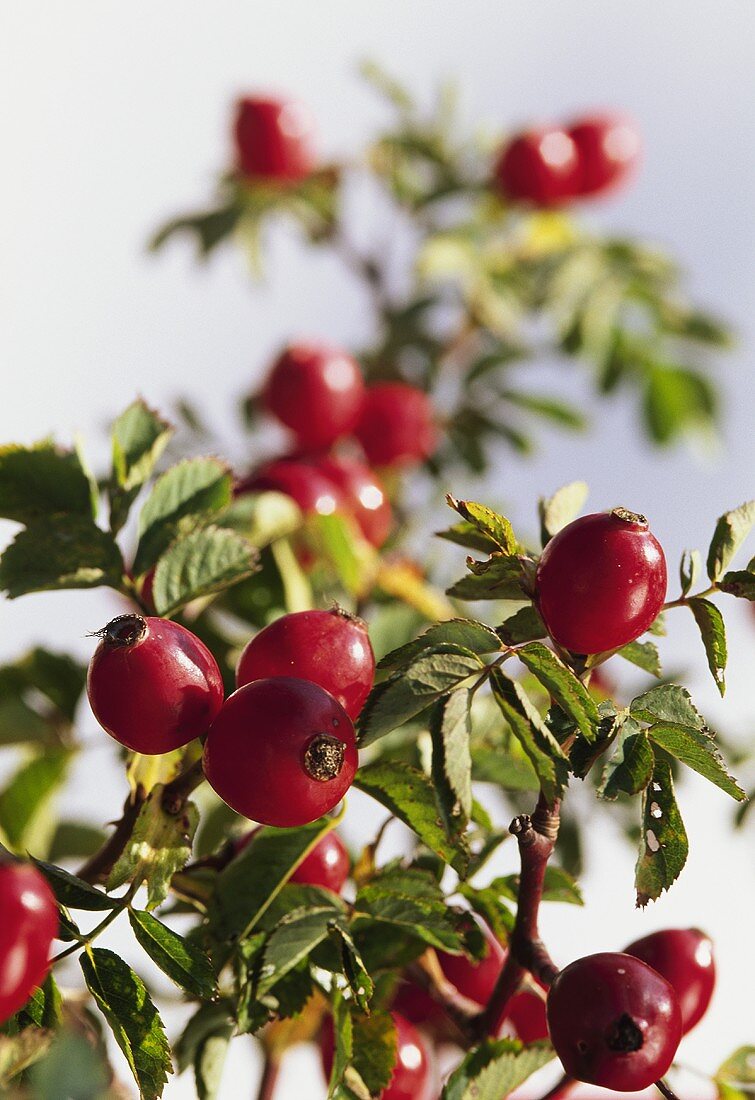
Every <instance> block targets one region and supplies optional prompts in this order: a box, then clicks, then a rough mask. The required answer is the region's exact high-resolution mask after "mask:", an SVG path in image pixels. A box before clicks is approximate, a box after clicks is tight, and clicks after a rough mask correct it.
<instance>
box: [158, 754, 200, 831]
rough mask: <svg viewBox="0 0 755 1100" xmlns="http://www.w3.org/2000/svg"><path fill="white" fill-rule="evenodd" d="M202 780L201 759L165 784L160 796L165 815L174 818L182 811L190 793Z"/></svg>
mask: <svg viewBox="0 0 755 1100" xmlns="http://www.w3.org/2000/svg"><path fill="white" fill-rule="evenodd" d="M203 780H204V770H203V768H202V758H201V757H200V758H199V760H196V761H195V762H194V763H193V764H192V765H191V767H189V768H187V769H186V771H185V772H181V774H180V775H177V776H176V778H175V779H172V780H171V781H170V783H167V784H166V786H165V788H164V790H163V794H162V807H163V809H164V810H165V812H166V813H167V814H171V815H172V816H174V817H175V816H176V814H180V813H181V810H183V808H184V806H185V805H186V802H187V801H188V799H189V796H190V795H191V793H192V791H194V790H196V788H197V787H198V786H199V784H200V783H202V782H203Z"/></svg>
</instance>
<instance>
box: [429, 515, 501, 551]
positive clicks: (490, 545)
mask: <svg viewBox="0 0 755 1100" xmlns="http://www.w3.org/2000/svg"><path fill="white" fill-rule="evenodd" d="M435 535H436V538H439V539H444V540H445V541H446V542H452V543H454V545H455V546H463V547H464V548H465V549H466V550H478V551H479V552H480V553H482V554H492V553H493V552H494V551H495V550H496V549H497V546H496V543H495V542H493V540H492V539H489V538H487V537H486V536H485V535H483V534H482V533H481V532H480V530H479V528H478V527H477V526H476V525H475V524H474V523H468V522H467V520H461V521H460V522H459V523H454V524H453V526H451V527H449V528H448V529H447V530H445V531H436V532H435Z"/></svg>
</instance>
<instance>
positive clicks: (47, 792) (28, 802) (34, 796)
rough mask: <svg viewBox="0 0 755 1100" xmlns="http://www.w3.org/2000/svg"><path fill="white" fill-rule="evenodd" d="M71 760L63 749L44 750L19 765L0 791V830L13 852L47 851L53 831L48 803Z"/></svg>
mask: <svg viewBox="0 0 755 1100" xmlns="http://www.w3.org/2000/svg"><path fill="white" fill-rule="evenodd" d="M71 759H72V753H71V752H69V751H68V750H67V749H48V750H47V751H46V752H45V754H44V756H36V757H34V759H32V760H30V761H29V762H28V763H27V764H24V765H22V767H21V768H20V769H19V770H18V771H17V772H16V773H15V775H14V776H13V778H12V779H11V780H10V782H9V783H8V785H7V787H6V788H5V790H4V791H3V792H2V793H0V829H1V830H2V831H3V832H4V833H5V836H6V838H7V840H8V843H9V844H10V845H11V847H13V848H14V849H16V850H17V851H19V852H21V851H25V850H27V849H31V850H39V849H40V848H41V849H42V851H44V852H47V844H48V842H49V841H50V840H51V839H52V833H53V831H54V822H53V821H52V820H51V818H50V813H49V811H50V802H51V800H52V799H53V797H54V796H55V794H56V793H57V792H58V791H59V790H60V788H61V786H62V785H63V783H64V782H65V779H66V776H67V774H68V768H69V765H70V763H71Z"/></svg>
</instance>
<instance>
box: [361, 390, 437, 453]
mask: <svg viewBox="0 0 755 1100" xmlns="http://www.w3.org/2000/svg"><path fill="white" fill-rule="evenodd" d="M354 435H355V436H356V437H357V439H358V440H359V442H360V443H361V444H362V447H363V448H364V453H365V454H366V455H367V460H368V461H369V462H371V463H372V465H373V466H409V465H412V464H415V463H417V462H422V461H423V460H424V459H426V458H429V456H430V455H431V454H432V453H433V451H434V450H435V447H436V445H437V442H438V433H437V428H436V425H435V417H434V412H433V407H432V404H431V402H430V398H429V397H428V396H427V394H426V393H423V392H422V390H418V389H415V387H414V386H408V385H406V383H404V382H383V383H381V384H380V385H377V386H373V387H372V388H371V389H369V390H368V391H367V393H366V395H365V398H364V403H363V405H362V414H361V416H360V418H359V422H358V423H357V426H356V429H355V431H354Z"/></svg>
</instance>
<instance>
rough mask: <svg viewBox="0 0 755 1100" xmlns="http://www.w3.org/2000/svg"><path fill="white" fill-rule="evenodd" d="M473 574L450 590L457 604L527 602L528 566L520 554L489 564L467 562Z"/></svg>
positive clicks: (494, 559) (498, 557)
mask: <svg viewBox="0 0 755 1100" xmlns="http://www.w3.org/2000/svg"><path fill="white" fill-rule="evenodd" d="M467 566H468V568H469V569H470V570H471V572H470V574H469V575H468V576H466V577H462V578H461V580H459V581H457V582H456V584H452V585H451V587H450V588H449V589H447V592H448V595H449V596H453V597H454V598H455V599H457V600H472V601H474V600H524V599H526V598H527V594H526V592H525V590H524V587H523V586H524V584H525V579H526V578H525V565H524V560H523V559H522V558H521V557H519V556H518V555H517V554H494V555H493V557H491V558H489V559H488V561H485V562H479V561H474V560H473V559H472V558H468V559H467Z"/></svg>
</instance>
